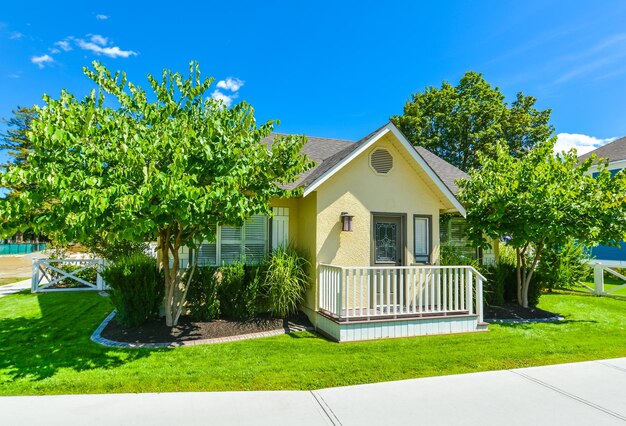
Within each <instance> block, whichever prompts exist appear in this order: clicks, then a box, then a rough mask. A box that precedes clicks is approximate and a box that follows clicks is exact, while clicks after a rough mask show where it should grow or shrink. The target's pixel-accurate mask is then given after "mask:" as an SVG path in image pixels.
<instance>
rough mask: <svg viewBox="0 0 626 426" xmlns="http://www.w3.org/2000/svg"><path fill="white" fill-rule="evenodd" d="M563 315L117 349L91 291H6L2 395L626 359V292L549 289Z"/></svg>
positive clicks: (237, 386)
mask: <svg viewBox="0 0 626 426" xmlns="http://www.w3.org/2000/svg"><path fill="white" fill-rule="evenodd" d="M540 307H541V308H542V309H546V310H549V311H553V312H558V313H560V314H561V315H563V316H564V317H565V321H562V322H560V323H539V324H501V325H497V324H493V325H490V327H489V328H490V330H491V331H490V332H487V333H471V334H457V335H444V336H425V337H416V338H404V339H388V340H379V341H370V342H355V343H342V344H337V343H332V342H329V341H327V340H324V339H322V338H320V337H317V336H316V335H315V334H313V333H309V332H300V333H296V334H293V335H283V336H276V337H270V338H264V339H256V340H248V341H239V342H232V343H225V344H219V345H205V346H192V347H183V348H176V349H152V350H150V349H117V348H105V347H102V346H99V345H97V344H95V343H92V342H91V341H90V340H89V336H90V334H91V333H92V332H93V330H94V329H95V328H96V327H97V326H98V324H99V323H100V322H101V321H102V320H103V319H104V317H105V316H106V315H107V314H108V313H109V312H110V310H111V308H110V305H109V302H108V300H107V299H106V298H103V297H101V296H99V295H97V294H94V293H56V294H40V295H32V294H28V293H27V292H23V293H18V294H14V295H10V296H6V297H3V298H1V299H0V394H2V395H16V394H66V393H107V392H174V391H226V390H229V391H233V390H262V389H263V390H273V389H317V388H323V387H330V386H344V385H354V384H360V383H371V382H378V381H388V380H400V379H409V378H416V377H426V376H436V375H446V374H456V373H469V372H476V371H486V370H496V369H507V368H516V367H528V366H536V365H547V364H556V363H564V362H575V361H585V360H593V359H602V358H614V357H624V356H626V321H624V317H625V315H626V300H618V299H611V298H608V297H602V298H600V297H593V296H584V295H571V294H569V295H564V294H547V295H544V296H542V298H541V303H540Z"/></svg>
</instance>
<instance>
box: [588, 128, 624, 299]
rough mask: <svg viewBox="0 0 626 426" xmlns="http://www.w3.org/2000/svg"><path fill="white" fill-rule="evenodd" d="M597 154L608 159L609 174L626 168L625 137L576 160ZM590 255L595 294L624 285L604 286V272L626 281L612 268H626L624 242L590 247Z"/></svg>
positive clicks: (605, 292)
mask: <svg viewBox="0 0 626 426" xmlns="http://www.w3.org/2000/svg"><path fill="white" fill-rule="evenodd" d="M594 154H595V155H597V157H598V158H604V159H606V160H608V161H609V164H608V169H609V171H610V172H611V176H613V175H615V174H616V173H617V172H619V171H620V170H622V169H624V168H626V137H623V138H620V139H617V140H614V141H613V142H611V143H608V144H606V145H604V146H601V147H600V148H597V149H595V150H593V151H591V152H588V153H586V154H583V155H581V156H579V157H578V161H584V160H586V159H588V158H589V157H591V156H592V155H594ZM597 170H598V166H597V164H593V165H592V166H591V168H590V170H589V172H590V173H592V174H594V173H597ZM590 256H591V258H592V260H591V264H592V265H593V269H594V271H593V281H594V289H593V290H594V292H595V293H596V294H597V295H611V294H614V293H615V292H616V291H618V290H620V289H621V288H623V287H624V285H620V286H617V287H613V288H611V289H605V287H604V275H605V274H604V273H605V271H606V272H608V273H609V274H611V275H613V276H615V277H618V278H620V279H622V280H624V281H626V277H625V276H624V275H622V274H620V273H619V272H618V271H616V270H614V269H613V268H626V243H625V242H624V241H620V246H619V247H614V246H606V245H599V246H596V247H594V248H592V249H591V253H590Z"/></svg>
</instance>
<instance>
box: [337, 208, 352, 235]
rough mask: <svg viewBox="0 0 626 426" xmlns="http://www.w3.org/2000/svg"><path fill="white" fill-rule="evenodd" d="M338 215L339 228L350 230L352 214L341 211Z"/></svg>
mask: <svg viewBox="0 0 626 426" xmlns="http://www.w3.org/2000/svg"><path fill="white" fill-rule="evenodd" d="M340 217H341V230H342V231H348V232H352V218H353V217H354V215H353V214H350V213H348V212H341V216H340Z"/></svg>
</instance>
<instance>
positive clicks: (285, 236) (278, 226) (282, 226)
mask: <svg viewBox="0 0 626 426" xmlns="http://www.w3.org/2000/svg"><path fill="white" fill-rule="evenodd" d="M272 211H273V213H274V217H273V218H272V250H273V249H276V248H278V247H286V246H287V245H288V244H289V207H274V208H273V209H272Z"/></svg>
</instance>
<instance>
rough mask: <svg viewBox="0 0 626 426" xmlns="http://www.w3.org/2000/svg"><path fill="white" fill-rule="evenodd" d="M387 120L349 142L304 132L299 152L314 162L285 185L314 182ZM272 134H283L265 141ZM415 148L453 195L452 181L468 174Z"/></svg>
mask: <svg viewBox="0 0 626 426" xmlns="http://www.w3.org/2000/svg"><path fill="white" fill-rule="evenodd" d="M386 125H387V124H385V125H383V126H381V127H379V128H378V129H376V130H374V131H373V132H372V133H370V134H369V135H367V136H365V137H364V138H362V139H360V140H358V141H356V142H353V141H348V140H343V139H332V138H318V137H313V136H307V142H306V144H305V145H304V147H303V148H302V153H303V154H306V155H308V157H309V159H311V160H313V161H315V162H316V165H315V167H313V168H312V169H310V170H308V171H307V172H305V173H303V174H302V175H301V176H300V179H298V181H296V182H294V183H292V184H290V185H288V186H287V188H288V189H292V188H296V187H298V186H303V187H307V186H309V185H310V184H312V183H313V182H315V181H316V180H317V179H318V178H319V177H321V176H323V175H324V174H325V173H326V172H328V171H329V170H330V169H331V168H333V167H334V166H335V165H337V164H338V163H340V162H341V161H342V160H343V159H344V158H346V157H347V156H349V155H350V154H351V153H352V152H354V151H355V150H357V149H358V148H359V147H360V146H362V145H363V144H365V143H367V141H368V140H369V139H370V138H371V137H372V136H373V135H374V134H376V133H378V132H379V131H380V130H381V129H382V128H383V127H385V126H386ZM276 135H280V136H284V135H282V134H278V133H272V134H271V135H270V136H268V137H267V138H265V139H264V140H263V142H265V143H267V144H269V143H271V141H272V140H273V139H274V137H275V136H276ZM415 150H416V152H417V153H418V155H419V156H420V157H422V158H423V159H424V161H425V162H426V164H428V165H429V166H430V168H431V169H432V170H433V171H434V172H435V174H437V176H439V178H440V179H441V181H442V182H443V183H444V185H446V187H447V188H448V189H449V190H450V192H452V194H453V195H454V196H456V194H457V192H458V190H459V188H458V186H457V185H456V184H455V183H454V181H455V180H456V179H461V178H468V177H469V175H467V173H465V172H463V171H461V170H459V169H457V168H456V167H454V166H453V165H452V164H450V163H448V162H447V161H445V160H443V159H441V158H439V157H438V156H436V155H435V154H433V153H432V152H430V151H429V150H427V149H426V148H423V147H421V146H420V147H415Z"/></svg>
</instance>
